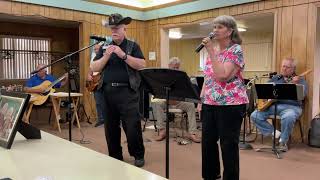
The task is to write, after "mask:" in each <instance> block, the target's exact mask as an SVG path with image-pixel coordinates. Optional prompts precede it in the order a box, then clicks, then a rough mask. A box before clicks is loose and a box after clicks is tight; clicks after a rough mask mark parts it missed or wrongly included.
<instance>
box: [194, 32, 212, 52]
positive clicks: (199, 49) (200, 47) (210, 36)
mask: <svg viewBox="0 0 320 180" xmlns="http://www.w3.org/2000/svg"><path fill="white" fill-rule="evenodd" d="M214 36H215V33H214V32H211V33H210V34H209V36H208V37H209V38H210V39H212V38H213V37H214ZM203 47H204V44H202V43H201V44H200V45H199V46H198V47H197V48H196V50H195V52H196V53H199V52H200V51H201V49H202V48H203Z"/></svg>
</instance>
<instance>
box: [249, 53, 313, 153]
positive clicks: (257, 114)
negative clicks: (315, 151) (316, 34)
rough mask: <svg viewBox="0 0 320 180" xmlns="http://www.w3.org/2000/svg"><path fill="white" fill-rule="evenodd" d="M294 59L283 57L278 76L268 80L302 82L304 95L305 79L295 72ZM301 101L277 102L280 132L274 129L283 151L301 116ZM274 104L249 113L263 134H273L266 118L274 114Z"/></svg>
mask: <svg viewBox="0 0 320 180" xmlns="http://www.w3.org/2000/svg"><path fill="white" fill-rule="evenodd" d="M295 69H296V61H295V60H294V59H293V58H285V59H284V60H283V61H282V65H281V73H280V75H279V76H273V77H272V78H271V79H270V81H269V82H273V83H294V84H302V85H303V88H304V96H306V92H307V83H306V81H305V80H304V79H303V78H301V77H299V76H297V75H296V74H295ZM301 105H302V102H300V101H294V100H279V101H278V104H277V115H278V116H280V119H281V132H280V131H278V130H276V135H275V137H276V138H279V137H280V139H279V143H280V144H279V149H280V150H281V151H283V152H286V151H288V146H287V142H288V140H289V136H290V134H291V132H292V130H293V126H294V123H295V121H296V120H297V119H298V118H299V117H300V116H301V113H302V108H301ZM274 113H275V106H274V105H272V106H270V107H269V108H268V109H266V110H264V111H258V110H255V111H254V112H253V113H252V114H251V119H252V121H253V122H254V123H255V125H256V126H257V128H258V129H259V131H260V132H261V133H262V134H263V135H265V136H273V128H274V127H273V126H272V125H271V124H270V123H268V121H267V119H268V117H269V116H270V115H274Z"/></svg>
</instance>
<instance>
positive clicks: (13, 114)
mask: <svg viewBox="0 0 320 180" xmlns="http://www.w3.org/2000/svg"><path fill="white" fill-rule="evenodd" d="M29 99H30V95H29V94H23V93H17V92H4V91H2V92H1V94H0V146H2V147H4V148H7V149H10V148H11V145H12V143H13V139H14V137H15V135H16V132H17V130H18V126H19V122H21V121H22V117H23V115H24V112H25V110H26V107H27V105H28V102H29Z"/></svg>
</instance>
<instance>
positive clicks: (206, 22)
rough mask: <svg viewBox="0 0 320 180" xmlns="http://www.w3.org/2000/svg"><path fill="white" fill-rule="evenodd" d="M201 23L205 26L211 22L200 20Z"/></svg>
mask: <svg viewBox="0 0 320 180" xmlns="http://www.w3.org/2000/svg"><path fill="white" fill-rule="evenodd" d="M199 24H200V26H205V25H209V24H210V23H209V22H208V21H204V22H200V23H199Z"/></svg>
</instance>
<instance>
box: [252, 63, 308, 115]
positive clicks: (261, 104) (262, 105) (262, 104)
mask: <svg viewBox="0 0 320 180" xmlns="http://www.w3.org/2000/svg"><path fill="white" fill-rule="evenodd" d="M311 71H312V70H311V69H309V70H307V71H305V72H303V73H301V74H300V75H298V76H300V77H302V76H305V75H307V74H309V73H310V72H311ZM293 77H294V76H293ZM293 77H290V78H288V83H290V82H291V81H292V78H293ZM275 102H276V100H274V99H269V100H266V99H258V100H257V109H258V111H264V110H266V109H268V108H269V107H270V106H271V105H272V104H273V103H275Z"/></svg>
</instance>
